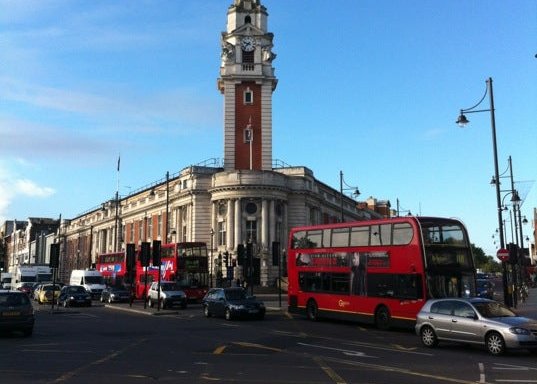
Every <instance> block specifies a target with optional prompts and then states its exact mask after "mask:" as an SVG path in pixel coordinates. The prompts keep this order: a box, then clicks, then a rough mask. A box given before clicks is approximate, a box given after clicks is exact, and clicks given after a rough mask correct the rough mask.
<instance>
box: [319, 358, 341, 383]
mask: <svg viewBox="0 0 537 384" xmlns="http://www.w3.org/2000/svg"><path fill="white" fill-rule="evenodd" d="M313 361H315V362H316V363H317V364H318V365H319V367H321V369H322V370H323V371H324V373H326V374H327V376H328V377H329V378H331V379H332V381H333V382H334V383H336V384H347V382H346V381H345V380H343V378H342V377H341V376H339V375H338V374H337V373H336V372H335V371H334V370H333V369H332V368H330V367H329V366H328V365H326V364H325V363H324V361H323V360H322V359H321V358H320V357H318V356H316V357H314V358H313Z"/></svg>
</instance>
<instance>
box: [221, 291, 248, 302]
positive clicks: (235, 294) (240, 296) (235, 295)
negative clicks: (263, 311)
mask: <svg viewBox="0 0 537 384" xmlns="http://www.w3.org/2000/svg"><path fill="white" fill-rule="evenodd" d="M226 298H227V299H228V300H244V299H246V292H244V291H243V290H242V289H230V290H228V291H226Z"/></svg>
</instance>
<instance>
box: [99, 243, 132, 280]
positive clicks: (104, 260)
mask: <svg viewBox="0 0 537 384" xmlns="http://www.w3.org/2000/svg"><path fill="white" fill-rule="evenodd" d="M96 269H97V271H99V272H101V275H103V279H104V281H105V283H106V285H111V286H120V285H124V284H126V283H127V280H126V276H127V265H126V262H125V251H121V252H112V253H102V254H100V255H99V256H98V257H97V264H96Z"/></svg>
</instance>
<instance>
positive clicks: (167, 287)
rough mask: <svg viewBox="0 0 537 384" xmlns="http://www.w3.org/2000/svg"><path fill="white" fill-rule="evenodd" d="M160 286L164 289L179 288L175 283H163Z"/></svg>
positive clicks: (176, 289) (175, 289)
mask: <svg viewBox="0 0 537 384" xmlns="http://www.w3.org/2000/svg"><path fill="white" fill-rule="evenodd" d="M160 287H161V289H162V290H163V291H178V290H179V288H178V287H177V284H175V283H161V284H160Z"/></svg>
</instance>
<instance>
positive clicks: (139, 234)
mask: <svg viewBox="0 0 537 384" xmlns="http://www.w3.org/2000/svg"><path fill="white" fill-rule="evenodd" d="M143 228H144V222H143V220H140V221H139V222H138V238H139V239H143V233H142V229H143Z"/></svg>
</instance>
